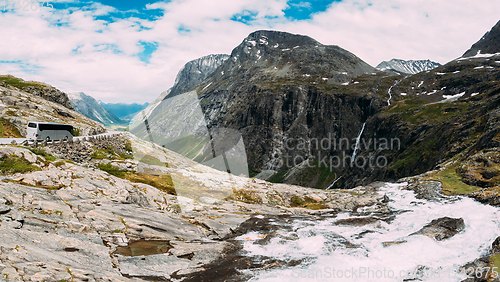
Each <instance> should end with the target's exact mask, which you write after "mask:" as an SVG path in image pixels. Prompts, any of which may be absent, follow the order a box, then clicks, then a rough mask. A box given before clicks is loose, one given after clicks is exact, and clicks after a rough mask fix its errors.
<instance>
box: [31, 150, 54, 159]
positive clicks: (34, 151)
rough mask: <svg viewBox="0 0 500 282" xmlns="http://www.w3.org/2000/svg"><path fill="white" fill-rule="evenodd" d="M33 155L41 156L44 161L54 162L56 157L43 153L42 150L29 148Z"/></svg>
mask: <svg viewBox="0 0 500 282" xmlns="http://www.w3.org/2000/svg"><path fill="white" fill-rule="evenodd" d="M29 150H30V151H31V152H32V153H33V154H35V155H38V156H42V157H44V158H45V159H46V160H48V161H51V162H53V161H55V160H56V157H54V156H52V155H51V154H49V153H47V152H45V150H44V149H43V148H30V149H29Z"/></svg>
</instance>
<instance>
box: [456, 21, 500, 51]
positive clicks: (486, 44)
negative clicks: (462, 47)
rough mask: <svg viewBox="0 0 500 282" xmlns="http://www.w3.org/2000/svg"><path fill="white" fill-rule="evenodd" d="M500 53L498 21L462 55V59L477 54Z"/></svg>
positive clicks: (499, 22)
mask: <svg viewBox="0 0 500 282" xmlns="http://www.w3.org/2000/svg"><path fill="white" fill-rule="evenodd" d="M496 53H500V21H498V22H497V24H496V25H495V26H494V27H493V28H492V29H491V30H490V31H488V32H486V34H485V35H484V36H483V37H482V38H481V39H480V40H479V41H478V42H476V43H474V45H472V47H471V48H470V49H469V50H467V52H465V53H464V54H463V56H462V57H472V56H476V55H479V54H496Z"/></svg>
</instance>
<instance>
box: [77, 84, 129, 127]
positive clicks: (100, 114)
mask: <svg viewBox="0 0 500 282" xmlns="http://www.w3.org/2000/svg"><path fill="white" fill-rule="evenodd" d="M68 97H69V100H70V102H71V105H72V106H73V108H75V110H76V111H78V112H79V113H81V114H83V115H85V116H86V117H88V118H90V119H93V120H95V121H98V122H101V123H102V124H104V125H106V126H109V125H112V124H121V123H122V120H120V118H119V117H117V116H116V115H115V114H113V113H112V112H110V111H108V110H106V109H105V108H104V107H102V106H101V104H99V103H98V102H97V101H96V100H95V99H94V98H93V97H92V96H89V95H86V94H85V93H83V92H74V93H69V94H68Z"/></svg>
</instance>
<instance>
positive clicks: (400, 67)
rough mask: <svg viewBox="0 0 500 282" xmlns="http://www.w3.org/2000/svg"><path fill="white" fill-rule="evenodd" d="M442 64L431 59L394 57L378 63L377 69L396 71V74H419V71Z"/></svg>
mask: <svg viewBox="0 0 500 282" xmlns="http://www.w3.org/2000/svg"><path fill="white" fill-rule="evenodd" d="M439 66H441V64H440V63H436V62H432V61H431V60H408V61H405V60H400V59H392V60H390V61H383V62H381V63H380V64H378V65H377V67H376V69H378V70H381V71H386V72H387V71H389V72H394V73H395V74H417V73H419V72H423V71H428V70H432V69H435V68H437V67H439Z"/></svg>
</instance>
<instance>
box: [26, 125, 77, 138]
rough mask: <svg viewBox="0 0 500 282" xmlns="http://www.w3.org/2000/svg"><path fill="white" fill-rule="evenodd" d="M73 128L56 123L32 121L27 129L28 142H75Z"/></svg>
mask: <svg viewBox="0 0 500 282" xmlns="http://www.w3.org/2000/svg"><path fill="white" fill-rule="evenodd" d="M72 132H73V126H71V125H69V124H62V123H55V122H36V121H30V122H29V123H28V127H27V128H26V139H28V140H46V141H53V140H64V141H67V140H73V134H72Z"/></svg>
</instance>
